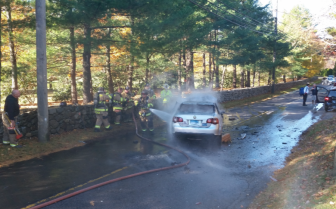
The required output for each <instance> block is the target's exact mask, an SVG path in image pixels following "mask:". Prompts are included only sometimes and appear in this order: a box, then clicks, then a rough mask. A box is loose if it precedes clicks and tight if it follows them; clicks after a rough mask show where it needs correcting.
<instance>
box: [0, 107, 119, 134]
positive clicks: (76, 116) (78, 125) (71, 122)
mask: <svg viewBox="0 0 336 209" xmlns="http://www.w3.org/2000/svg"><path fill="white" fill-rule="evenodd" d="M109 115H110V116H109V120H110V121H112V120H113V115H114V114H109ZM18 122H19V127H20V130H21V132H22V134H23V135H24V136H26V137H34V136H37V111H36V109H23V110H21V114H20V115H19V116H18ZM95 122H96V117H95V114H94V107H93V105H85V106H67V107H50V108H49V131H50V133H51V134H60V133H63V132H66V131H72V130H74V129H83V128H93V127H94V125H95ZM2 135H3V125H2V120H1V121H0V138H2Z"/></svg>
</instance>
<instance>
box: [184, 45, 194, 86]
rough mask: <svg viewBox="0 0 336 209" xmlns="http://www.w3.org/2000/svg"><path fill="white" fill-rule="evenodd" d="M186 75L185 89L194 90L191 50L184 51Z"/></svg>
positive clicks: (192, 55)
mask: <svg viewBox="0 0 336 209" xmlns="http://www.w3.org/2000/svg"><path fill="white" fill-rule="evenodd" d="M186 65H187V68H186V75H187V84H186V86H187V88H188V89H191V90H193V89H195V85H194V54H193V52H192V49H188V50H187V51H186Z"/></svg>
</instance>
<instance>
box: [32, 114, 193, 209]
mask: <svg viewBox="0 0 336 209" xmlns="http://www.w3.org/2000/svg"><path fill="white" fill-rule="evenodd" d="M132 113H133V122H134V124H135V133H136V135H137V136H138V137H139V138H141V139H144V140H147V141H149V142H152V143H154V144H157V145H160V146H163V147H167V148H170V149H173V150H175V151H177V152H179V153H181V154H182V155H184V156H185V157H186V158H187V162H185V163H182V164H178V165H173V166H167V167H163V168H157V169H153V170H148V171H143V172H139V173H135V174H131V175H127V176H123V177H119V178H116V179H112V180H109V181H105V182H102V183H99V184H95V185H93V186H90V187H87V188H85V189H81V190H78V191H76V192H73V193H70V194H67V195H64V196H61V197H58V198H56V199H53V200H50V201H48V202H45V203H42V204H39V205H36V206H33V207H30V209H38V208H43V207H46V206H48V205H51V204H54V203H56V202H59V201H62V200H65V199H67V198H70V197H73V196H75V195H78V194H81V193H83V192H86V191H89V190H92V189H95V188H98V187H101V186H104V185H107V184H111V183H114V182H117V181H121V180H125V179H129V178H132V177H136V176H140V175H144V174H149V173H154V172H158V171H164V170H169V169H173V168H179V167H183V166H186V165H188V164H189V162H190V158H189V156H188V155H187V154H185V153H184V152H183V151H181V150H179V149H177V148H175V147H172V146H169V145H166V144H162V143H159V142H156V141H153V140H151V139H148V138H146V137H143V136H141V135H140V134H139V133H138V125H137V121H136V119H135V116H134V111H133V112H132Z"/></svg>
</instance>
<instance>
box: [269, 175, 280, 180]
mask: <svg viewBox="0 0 336 209" xmlns="http://www.w3.org/2000/svg"><path fill="white" fill-rule="evenodd" d="M270 178H271V179H272V180H273V181H278V180H276V179H275V178H273V177H272V176H270Z"/></svg>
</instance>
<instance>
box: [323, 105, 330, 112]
mask: <svg viewBox="0 0 336 209" xmlns="http://www.w3.org/2000/svg"><path fill="white" fill-rule="evenodd" d="M324 110H325V111H326V112H328V110H329V108H328V105H327V104H324Z"/></svg>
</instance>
